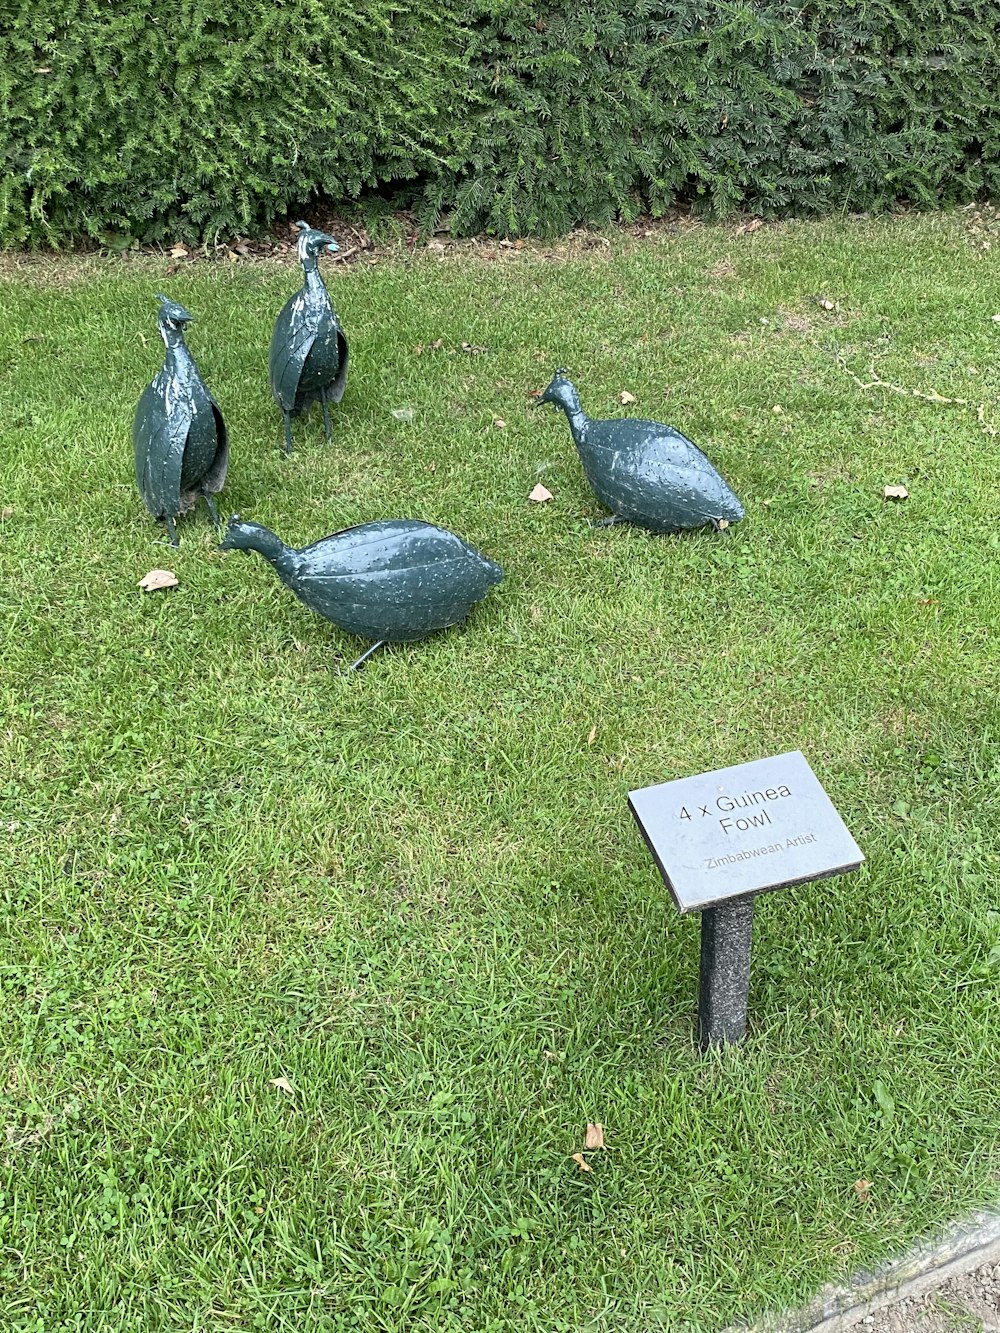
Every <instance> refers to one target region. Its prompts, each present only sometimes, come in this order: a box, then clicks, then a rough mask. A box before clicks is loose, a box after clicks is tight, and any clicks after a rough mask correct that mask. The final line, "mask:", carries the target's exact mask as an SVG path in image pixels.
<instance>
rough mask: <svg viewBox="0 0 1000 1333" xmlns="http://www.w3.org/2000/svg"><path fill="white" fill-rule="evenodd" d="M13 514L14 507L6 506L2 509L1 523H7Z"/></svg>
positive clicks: (0, 513)
mask: <svg viewBox="0 0 1000 1333" xmlns="http://www.w3.org/2000/svg"><path fill="white" fill-rule="evenodd" d="M13 513H14V506H13V505H4V507H3V509H0V523H6V522H7V520H8V519H9V518H10V517H11V516H12V515H13Z"/></svg>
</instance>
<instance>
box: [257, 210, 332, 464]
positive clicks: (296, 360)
mask: <svg viewBox="0 0 1000 1333" xmlns="http://www.w3.org/2000/svg"><path fill="white" fill-rule="evenodd" d="M297 225H298V227H299V239H298V251H299V262H300V263H301V265H302V271H303V273H304V274H305V282H304V284H303V285H302V286H301V287H300V288H299V290H298V291H297V292H296V293H295V295H294V296H292V297H290V298H289V299H288V300H287V301H286V302H285V305H284V306H283V307H282V311H281V314H280V315H279V316H278V318H277V320H276V321H275V325H274V332H273V333H272V334H271V350H270V352H269V353H268V359H267V369H268V375H269V376H270V379H271V392H272V393H273V394H274V396H275V398H276V399H277V400H278V406H279V407H280V408H281V413H282V416H283V417H284V421H285V453H286V454H290V453H291V452H292V417H293V416H297V415H298V414H299V413H300V412H304V411H305V410H306V408H308V407H309V406H311V404H313V403H315V402H317V401H318V402H320V403H321V404H322V406H323V428H324V430H325V432H326V438H327V439H329V438H330V411H329V408H328V406H327V404H328V403H339V402H340V400H341V398H343V396H344V389H345V388H346V387H347V339H346V338H345V337H344V332H343V329H341V327H340V320H339V319H338V318H337V312H336V310H334V308H333V304H332V302H331V301H330V294H329V292H328V291H327V290H326V285H325V284H324V282H323V278H322V275H321V274H320V271H319V266H318V265H319V256H320V254H321V253H322V252H323V251H324V250H326V251H328V252H329V253H331V254H333V253H335V252H336V251H337V250H338V249H339V247H338V245H337V242H336V241H335V240H334V239H333V237H332V236H327V234H326V232H323V231H316V230H315V229H314V228H312V227H310V226H309V224H308V223H306V222H300V223H298V224H297Z"/></svg>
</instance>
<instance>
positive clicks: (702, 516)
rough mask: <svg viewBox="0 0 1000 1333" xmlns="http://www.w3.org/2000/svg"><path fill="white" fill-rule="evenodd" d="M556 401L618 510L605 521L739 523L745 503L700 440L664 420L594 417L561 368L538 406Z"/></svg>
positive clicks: (605, 500) (663, 526) (663, 525)
mask: <svg viewBox="0 0 1000 1333" xmlns="http://www.w3.org/2000/svg"><path fill="white" fill-rule="evenodd" d="M542 403H552V404H554V405H555V406H556V407H561V408H562V410H563V411H564V412H565V413H566V416H567V418H568V420H569V428H570V430H571V431H572V433H573V442H574V443H575V444H576V449H577V453H578V454H579V455H580V462H581V463H582V464H583V470H584V472H585V473H586V474H587V480H588V481H589V482H590V485H591V488H592V490H593V492H594V494H595V495H596V496H597V498H598V499H599V500H600V502H601V503H602V504H603V505H606V506H607V508H608V509H610V510H611V516H610V517H609V518H606V519H603V520H602V521H601V526H603V527H610V526H611V524H613V523H622V522H628V523H636V524H638V525H639V526H640V527H643V528H649V530H650V531H651V532H681V531H683V530H684V529H687V528H700V527H703V526H704V525H705V524H706V523H711V525H712V526H713V527H714V528H716V529H719V528H721V527H727V526H728V525H729V524H730V523H738V522H739V520H740V519H741V518H742V517H743V513H744V511H743V506H742V505H741V504H740V502H739V500H738V499H737V498H736V496H735V495H734V494H733V492H732V491H731V490H730V489H729V486H728V485H727V484H726V482H725V481H724V480H723V479H722V477H721V476H720V475H719V474H718V472H716V470H715V468H714V467H713V466H712V464H711V463H710V462H709V461H708V459H707V458H706V457H705V455H704V454H703V453H702V451H701V450H700V449H699V448H698V446H697V445H696V444H693V443H692V442H691V440H689V439H688V438H687V436H686V435H682V434H681V433H680V431H678V430H674V429H673V427H672V426H663V425H661V424H660V423H659V422H658V421H637V420H634V419H625V420H608V421H592V420H591V419H590V417H588V416H587V414H586V412H584V410H583V408H582V407H581V406H580V395H579V394H578V393H577V391H576V388H575V386H574V385H573V384H572V383H571V381H570V380H568V379H567V378H566V371H565V370H557V371H556V373H555V376H554V378H553V380H552V383H551V384H549V386H548V387H547V388H546V389H545V390H544V392H543V393H542V394H541V396H540V397H539V398H538V399H537V400H536V406H539V407H540V406H541V405H542Z"/></svg>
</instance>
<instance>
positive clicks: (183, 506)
mask: <svg viewBox="0 0 1000 1333" xmlns="http://www.w3.org/2000/svg"><path fill="white" fill-rule="evenodd" d="M156 299H157V300H158V301H159V303H160V314H159V326H160V334H161V336H162V338H163V341H164V343H165V344H166V348H167V351H166V355H165V357H164V359H163V366H162V367H161V369H160V372H159V374H158V375H157V376H156V377H155V379H154V380H153V381H152V383H150V384H147V386H146V388H145V389H144V391H143V394H142V397H141V398H140V399H139V405H138V407H137V408H136V410H135V419H134V421H133V422H132V444H133V446H134V448H135V479H136V483H137V484H138V487H139V494H140V495H141V496H142V498H143V500H144V501H145V503H146V508H147V509H148V510H149V512H150V513H151V514H152V515H153V517H154V518H157V519H159V518H162V519H165V520H166V524H167V532H168V533H169V534H170V541H171V544H172V545H173V546H177V545H178V541H177V532H176V530H175V528H174V519H175V518H177V516H178V515H179V514H185V513H187V512H188V510H190V509H193V508H194V506H195V505H196V504H197V502H198V497H199V496H200V495H201V496H204V498H205V503H206V504H207V505H208V511H209V513H210V514H211V515H212V522H213V523H214V524H215V526H216V527H218V526H219V515H218V512H217V511H216V508H215V501H214V500H213V499H212V496H213V495H216V494H218V492H219V491H221V490H222V487H223V485H224V484H225V480H226V470H227V468H228V467H229V441H228V437H227V435H226V423H225V421H224V420H223V417H222V412H221V411H220V409H219V404H218V403H217V402H216V401H215V399H214V398H213V397H212V395H211V394H210V393H209V391H208V389H207V387H206V385H205V381H204V380H203V379H202V378H201V375H200V374H199V373H198V367H197V366H196V365H195V362H194V357H193V356H192V355H191V353H190V352H189V351H188V349H187V344H186V343H185V341H184V329H185V327H186V326H187V325H188V324H190V323H191V321H192V320H193V318H194V316H193V315H191V314H189V313H188V311H187V310H185V309H184V307H183V306H182V305H178V304H177V302H176V301H170V300H168V299H167V297H165V296H158V297H157V298H156Z"/></svg>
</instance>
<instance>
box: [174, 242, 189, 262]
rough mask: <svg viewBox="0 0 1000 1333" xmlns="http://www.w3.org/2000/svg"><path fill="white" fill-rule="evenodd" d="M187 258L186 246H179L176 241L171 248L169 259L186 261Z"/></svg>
mask: <svg viewBox="0 0 1000 1333" xmlns="http://www.w3.org/2000/svg"><path fill="white" fill-rule="evenodd" d="M187 256H188V248H187V246H186V245H181V243H180V241H178V242H177V244H176V245H175V246H173V248H172V249H171V251H170V258H171V259H186V258H187Z"/></svg>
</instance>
